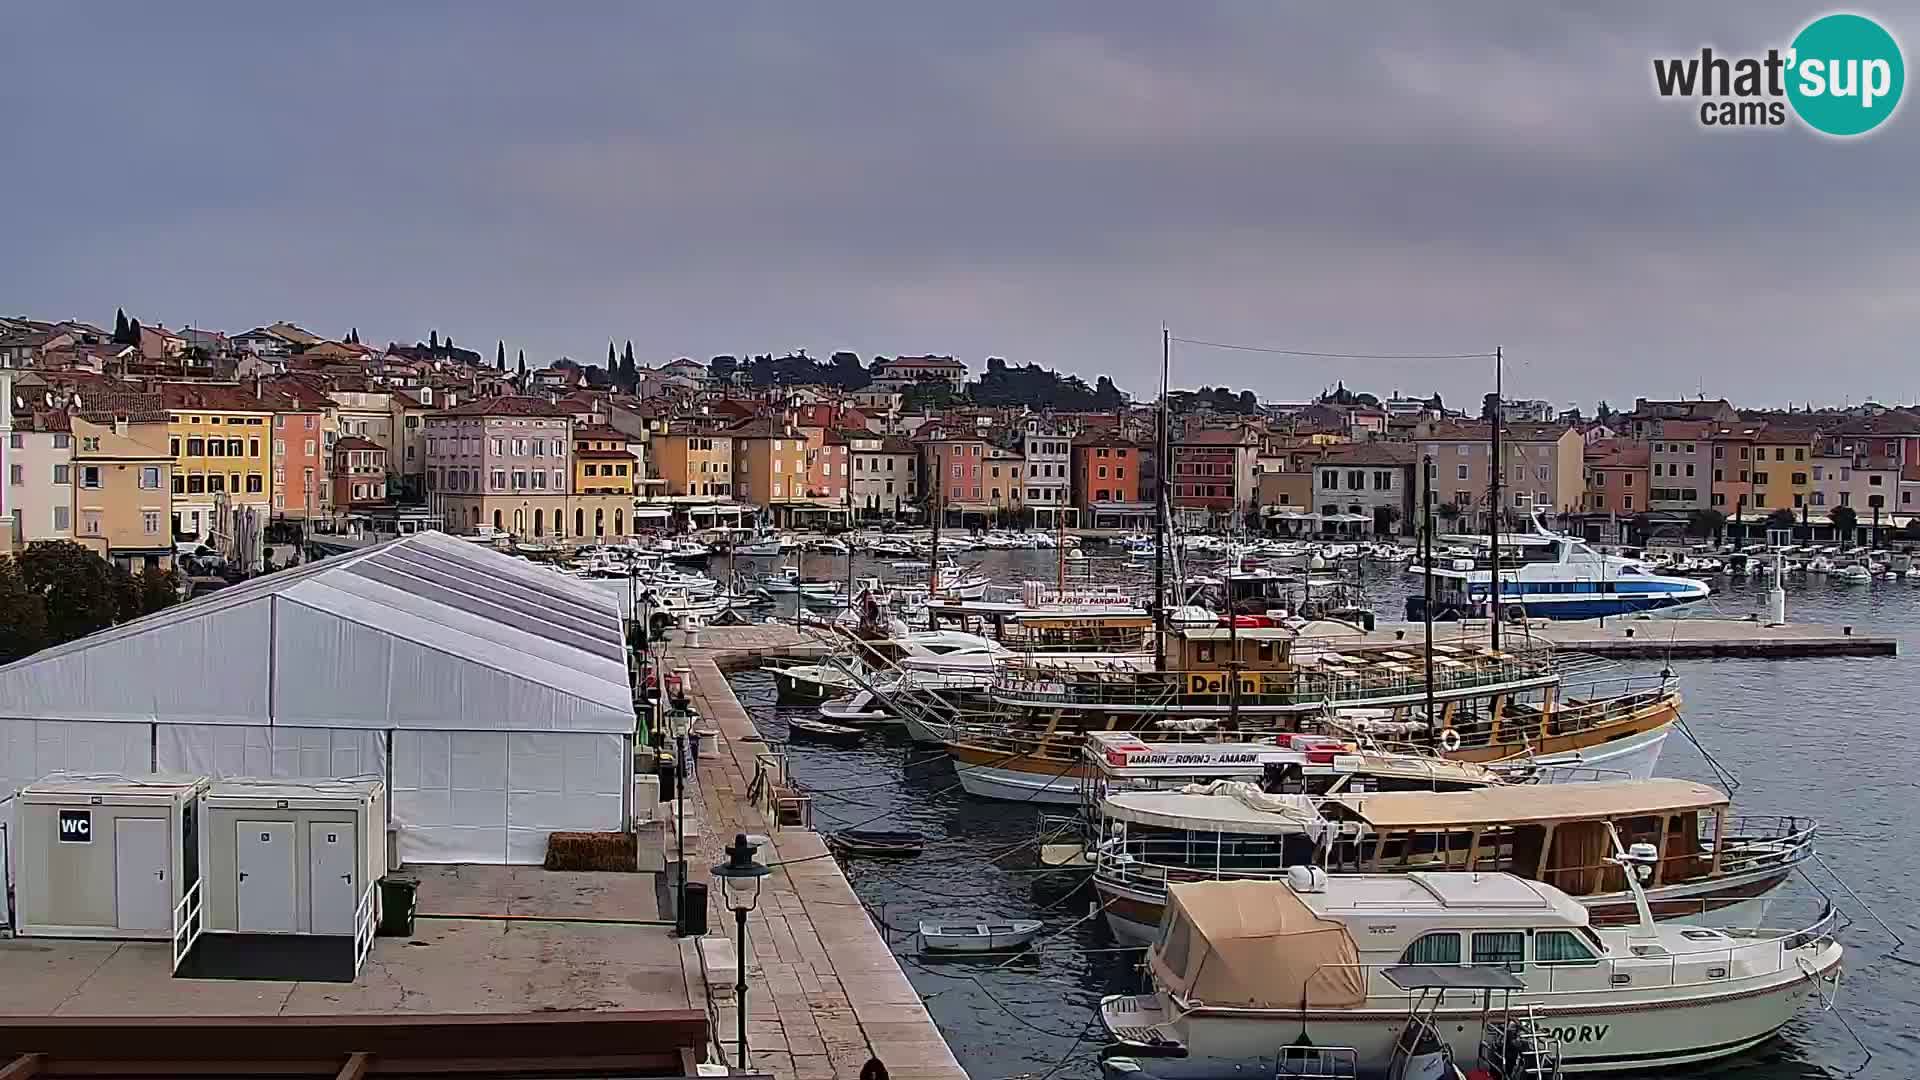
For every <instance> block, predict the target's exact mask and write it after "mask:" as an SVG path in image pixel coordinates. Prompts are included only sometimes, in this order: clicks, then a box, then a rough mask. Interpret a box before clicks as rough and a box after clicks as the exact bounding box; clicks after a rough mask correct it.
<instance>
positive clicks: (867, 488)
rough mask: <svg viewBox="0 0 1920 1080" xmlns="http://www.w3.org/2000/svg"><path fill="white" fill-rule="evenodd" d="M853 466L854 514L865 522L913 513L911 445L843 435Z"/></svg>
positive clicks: (864, 434)
mask: <svg viewBox="0 0 1920 1080" xmlns="http://www.w3.org/2000/svg"><path fill="white" fill-rule="evenodd" d="M840 436H841V438H843V439H845V440H846V443H847V457H848V460H849V461H850V462H851V463H852V466H853V476H852V479H851V481H850V483H851V485H852V488H853V508H854V513H856V514H858V515H860V516H861V517H865V518H877V517H889V516H891V517H899V516H902V515H903V514H906V513H911V512H915V509H916V508H915V506H914V504H915V503H916V502H917V501H918V500H919V497H920V489H919V483H918V481H919V469H918V468H917V467H916V466H917V458H916V456H915V454H914V450H913V445H912V444H911V443H909V442H908V441H907V440H906V439H905V438H903V437H901V436H899V435H880V434H877V433H875V432H871V431H843V432H841V433H840Z"/></svg>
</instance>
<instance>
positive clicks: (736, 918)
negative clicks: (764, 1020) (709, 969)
mask: <svg viewBox="0 0 1920 1080" xmlns="http://www.w3.org/2000/svg"><path fill="white" fill-rule="evenodd" d="M759 847H760V845H759V844H757V843H749V842H748V841H747V836H746V834H745V833H735V834H734V836H733V844H732V845H731V846H729V847H728V848H727V861H726V862H723V863H721V864H720V865H718V866H716V867H714V868H713V876H715V877H717V878H719V879H720V890H721V892H723V893H724V894H726V898H727V906H728V907H730V908H732V909H733V925H734V929H735V931H736V933H735V935H734V950H733V951H734V959H735V960H736V961H738V964H739V968H738V970H737V971H736V972H735V975H734V984H733V1004H734V1008H735V1010H736V1011H737V1014H738V1019H739V1021H740V1069H741V1071H742V1072H745V1071H746V1070H747V1067H748V1066H747V912H749V911H752V910H753V908H754V905H756V904H758V903H759V902H760V879H761V878H763V877H766V876H767V874H768V873H769V872H770V871H769V870H768V869H767V867H765V866H764V865H762V864H761V863H760V862H759V861H757V860H756V859H754V857H753V853H754V852H755V851H756V850H758V849H759Z"/></svg>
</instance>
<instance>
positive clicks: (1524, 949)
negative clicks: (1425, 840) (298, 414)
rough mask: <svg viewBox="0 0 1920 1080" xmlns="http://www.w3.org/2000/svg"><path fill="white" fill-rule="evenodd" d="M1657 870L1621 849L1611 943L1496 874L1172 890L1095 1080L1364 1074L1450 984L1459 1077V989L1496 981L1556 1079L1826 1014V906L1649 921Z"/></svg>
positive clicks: (1834, 984) (1829, 917)
mask: <svg viewBox="0 0 1920 1080" xmlns="http://www.w3.org/2000/svg"><path fill="white" fill-rule="evenodd" d="M1654 858H1657V852H1655V851H1653V850H1652V846H1651V845H1642V844H1636V845H1634V846H1633V847H1632V848H1631V849H1629V850H1628V851H1627V852H1624V853H1622V855H1621V856H1619V857H1616V858H1615V859H1613V860H1612V861H1613V862H1614V863H1615V864H1616V865H1618V866H1619V867H1620V868H1621V870H1622V872H1623V874H1624V875H1625V877H1626V879H1627V880H1628V882H1629V883H1630V884H1631V886H1632V891H1633V895H1634V897H1635V902H1636V906H1637V907H1638V908H1639V909H1640V917H1639V919H1638V920H1637V921H1635V922H1634V923H1633V924H1632V925H1628V926H1621V927H1596V926H1594V925H1593V924H1592V921H1591V919H1590V916H1589V912H1588V910H1587V909H1586V908H1585V907H1583V906H1581V905H1580V904H1579V903H1577V902H1576V901H1575V900H1574V898H1572V897H1570V896H1568V895H1567V894H1566V893H1564V892H1562V891H1561V890H1559V889H1557V888H1554V887H1553V886H1552V885H1548V884H1545V883H1543V882H1538V881H1529V880H1526V879H1524V878H1521V877H1517V876H1515V875H1512V874H1506V873H1469V872H1463V871H1452V872H1446V871H1418V872H1413V873H1405V874H1363V875H1354V876H1348V877H1341V876H1338V875H1333V876H1329V875H1327V874H1325V873H1323V872H1321V871H1318V870H1315V869H1313V868H1310V867H1300V868H1297V869H1296V870H1295V871H1293V872H1291V873H1289V874H1288V875H1287V877H1286V878H1284V879H1281V880H1272V881H1202V882H1189V883H1180V884H1175V885H1173V886H1171V888H1170V890H1169V895H1170V905H1171V909H1170V910H1169V912H1168V914H1167V918H1166V921H1165V925H1164V927H1163V928H1162V929H1161V930H1160V932H1159V933H1158V935H1157V936H1156V939H1155V942H1154V945H1153V947H1152V948H1151V950H1150V951H1149V952H1148V954H1147V967H1148V969H1149V971H1150V972H1151V974H1152V978H1153V986H1154V988H1153V990H1152V992H1150V993H1146V994H1138V995H1114V996H1110V997H1107V998H1105V999H1103V1000H1102V1001H1101V1003H1100V1018H1101V1022H1102V1024H1103V1025H1104V1026H1105V1028H1106V1031H1107V1033H1108V1036H1109V1039H1110V1041H1109V1043H1108V1045H1107V1046H1106V1048H1105V1050H1104V1053H1105V1056H1107V1057H1108V1058H1109V1061H1108V1063H1107V1064H1108V1065H1109V1066H1112V1065H1113V1060H1112V1059H1113V1058H1126V1059H1131V1060H1132V1061H1133V1062H1134V1064H1135V1065H1137V1066H1139V1067H1140V1068H1142V1069H1144V1070H1148V1074H1149V1075H1152V1073H1151V1071H1150V1070H1151V1067H1152V1065H1153V1064H1154V1062H1155V1060H1158V1059H1166V1058H1179V1059H1183V1060H1181V1061H1180V1062H1179V1071H1178V1075H1180V1076H1186V1077H1209V1076H1222V1077H1224V1076H1233V1075H1266V1074H1268V1073H1269V1072H1270V1071H1271V1069H1272V1062H1273V1060H1274V1054H1275V1048H1276V1047H1281V1046H1285V1045H1289V1044H1292V1045H1314V1046H1335V1047H1347V1048H1351V1049H1352V1050H1353V1052H1354V1055H1355V1058H1356V1059H1357V1061H1358V1063H1359V1064H1360V1065H1361V1066H1362V1067H1363V1068H1370V1069H1375V1070H1380V1069H1384V1068H1385V1067H1386V1066H1387V1065H1388V1064H1389V1063H1390V1062H1391V1061H1392V1060H1393V1058H1394V1054H1395V1049H1396V1046H1397V1044H1398V1036H1399V1033H1400V1032H1401V1031H1402V1030H1403V1024H1402V1023H1401V1021H1402V1019H1403V1018H1404V1016H1405V1010H1406V1001H1407V990H1406V986H1407V985H1408V984H1409V983H1410V982H1414V981H1417V980H1419V979H1420V978H1421V977H1422V976H1431V975H1435V974H1437V975H1438V976H1439V977H1440V978H1442V979H1445V978H1447V977H1448V976H1449V975H1452V976H1453V977H1455V978H1457V979H1459V980H1461V984H1462V989H1461V992H1458V993H1454V994H1443V998H1442V1001H1441V1002H1440V1003H1438V1005H1437V1007H1436V1008H1435V1010H1434V1014H1433V1020H1434V1023H1433V1024H1432V1029H1433V1030H1434V1031H1435V1032H1436V1033H1437V1034H1438V1035H1439V1037H1440V1038H1441V1039H1442V1040H1444V1041H1445V1042H1446V1043H1447V1046H1448V1049H1449V1051H1450V1052H1451V1053H1452V1054H1453V1055H1455V1056H1456V1057H1460V1058H1465V1059H1469V1060H1470V1059H1471V1057H1472V1055H1473V1054H1474V1053H1475V1052H1476V1051H1477V1049H1478V1043H1479V1039H1480V1032H1479V1023H1478V1021H1479V1020H1480V1018H1481V1016H1482V1015H1483V1009H1484V1005H1483V996H1482V994H1481V993H1480V992H1478V991H1477V989H1476V988H1473V987H1469V986H1468V985H1467V984H1468V983H1469V982H1473V983H1478V982H1479V981H1480V976H1481V975H1482V974H1483V973H1487V972H1489V971H1503V972H1505V973H1506V974H1507V975H1508V976H1510V977H1511V978H1512V979H1513V980H1515V981H1517V982H1518V983H1519V984H1520V986H1519V987H1518V988H1516V989H1515V990H1514V991H1513V999H1512V1000H1513V1001H1514V1002H1515V1003H1516V1004H1518V1005H1519V1006H1520V1007H1522V1008H1524V1009H1525V1010H1526V1012H1527V1015H1528V1016H1529V1017H1530V1018H1531V1019H1532V1021H1533V1022H1534V1023H1535V1024H1536V1025H1537V1027H1538V1028H1539V1029H1540V1030H1543V1031H1544V1032H1546V1033H1548V1034H1549V1035H1550V1036H1551V1037H1552V1038H1553V1039H1554V1040H1555V1041H1556V1042H1557V1043H1558V1051H1559V1060H1560V1064H1561V1066H1562V1067H1563V1068H1565V1069H1566V1070H1567V1071H1568V1072H1610V1071H1622V1070H1652V1071H1654V1072H1656V1073H1661V1074H1665V1073H1667V1072H1668V1071H1669V1070H1672V1069H1674V1068H1678V1067H1680V1066H1684V1065H1690V1064H1694V1063H1698V1062H1705V1061H1713V1060H1716V1059H1719V1058H1724V1057H1728V1056H1730V1055H1734V1054H1738V1053H1740V1052H1742V1051H1744V1050H1747V1049H1749V1048H1751V1047H1754V1046H1757V1045H1759V1044H1761V1043H1764V1042H1766V1041H1767V1040H1768V1039H1770V1038H1772V1037H1773V1035H1774V1034H1775V1033H1776V1032H1778V1031H1779V1030H1780V1029H1781V1028H1783V1027H1785V1026H1786V1025H1787V1024H1788V1023H1789V1022H1790V1021H1791V1020H1792V1019H1793V1018H1794V1016H1795V1014H1796V1013H1797V1012H1798V1011H1799V1010H1800V1009H1801V1007H1802V1006H1804V1005H1807V1004H1819V1005H1825V1004H1827V1003H1828V1002H1830V1001H1831V1000H1832V995H1833V993H1834V992H1835V991H1836V990H1837V988H1838V984H1839V980H1840V970H1841V959H1842V956H1843V952H1844V950H1843V949H1842V947H1841V945H1840V943H1839V942H1838V941H1837V940H1836V937H1835V935H1836V933H1837V931H1838V929H1839V926H1840V920H1839V916H1838V913H1837V912H1836V911H1835V910H1834V909H1833V907H1832V905H1830V904H1829V905H1826V907H1825V910H1824V911H1823V912H1822V913H1821V915H1820V916H1819V917H1818V918H1817V919H1812V920H1810V921H1808V922H1806V923H1805V924H1804V925H1797V926H1792V927H1791V928H1789V929H1753V930H1717V929H1711V928H1705V927H1696V926H1683V925H1675V924H1666V923H1656V922H1655V921H1654V920H1653V918H1652V917H1651V916H1650V915H1648V914H1647V913H1646V910H1645V909H1646V898H1645V896H1644V894H1642V893H1641V892H1640V886H1639V876H1640V875H1641V874H1650V873H1651V868H1650V867H1649V866H1648V863H1649V862H1650V861H1651V860H1652V859H1654ZM1449 999H1450V1000H1449ZM1263 1063H1264V1064H1263ZM1108 1075H1114V1073H1113V1072H1112V1070H1111V1068H1110V1069H1109V1072H1108ZM1363 1075H1365V1074H1363ZM1433 1075H1438V1074H1433Z"/></svg>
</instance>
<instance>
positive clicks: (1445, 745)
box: [1440, 728, 1460, 754]
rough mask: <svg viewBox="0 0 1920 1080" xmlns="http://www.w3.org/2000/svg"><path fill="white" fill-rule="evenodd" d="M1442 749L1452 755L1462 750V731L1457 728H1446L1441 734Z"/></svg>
mask: <svg viewBox="0 0 1920 1080" xmlns="http://www.w3.org/2000/svg"><path fill="white" fill-rule="evenodd" d="M1440 749H1442V750H1445V751H1446V752H1447V753H1449V754H1451V753H1453V752H1454V751H1456V750H1458V749H1460V731H1459V729H1457V728H1445V729H1442V730H1441V732H1440Z"/></svg>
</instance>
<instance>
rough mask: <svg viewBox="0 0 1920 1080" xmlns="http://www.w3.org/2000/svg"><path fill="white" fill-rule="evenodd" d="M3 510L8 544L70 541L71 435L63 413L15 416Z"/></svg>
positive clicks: (7, 457)
mask: <svg viewBox="0 0 1920 1080" xmlns="http://www.w3.org/2000/svg"><path fill="white" fill-rule="evenodd" d="M5 464H6V476H7V485H6V504H5V505H6V509H7V512H8V515H9V517H10V519H11V521H12V533H13V542H14V543H15V544H17V545H19V546H21V547H25V546H26V545H28V544H31V543H33V542H35V541H37V540H71V539H72V538H73V435H72V428H71V426H70V424H69V422H68V419H67V413H66V411H65V410H63V409H48V410H36V411H33V412H25V413H15V414H14V415H13V417H12V428H11V430H9V431H8V433H7V450H6V456H5Z"/></svg>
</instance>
